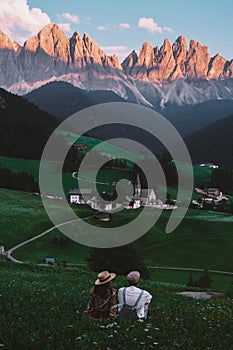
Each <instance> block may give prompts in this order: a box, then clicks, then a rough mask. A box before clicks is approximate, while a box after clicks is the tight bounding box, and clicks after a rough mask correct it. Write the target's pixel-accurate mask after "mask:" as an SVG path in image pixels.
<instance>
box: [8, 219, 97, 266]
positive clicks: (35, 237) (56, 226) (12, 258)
mask: <svg viewBox="0 0 233 350" xmlns="http://www.w3.org/2000/svg"><path fill="white" fill-rule="evenodd" d="M90 218H91V216H88V217H85V218H79V219H75V220H70V221H66V222H62V223H61V224H58V225H55V226H52V227H50V228H49V229H47V230H46V231H44V232H42V233H40V234H39V235H37V236H34V237H32V238H30V239H27V240H26V241H24V242H21V243H19V244H17V245H16V246H14V247H12V248H10V249H9V250H7V251H6V253H5V255H6V257H7V258H8V259H9V260H11V261H13V262H15V263H17V264H24V262H23V261H20V260H17V259H15V258H14V257H13V256H12V253H13V252H14V251H15V250H16V249H19V248H21V247H22V246H24V245H26V244H28V243H31V242H33V241H35V240H36V239H38V238H41V237H43V236H45V235H47V233H49V232H51V231H53V230H55V229H56V228H59V227H61V226H64V225H67V224H71V223H73V222H76V221H80V220H86V219H90Z"/></svg>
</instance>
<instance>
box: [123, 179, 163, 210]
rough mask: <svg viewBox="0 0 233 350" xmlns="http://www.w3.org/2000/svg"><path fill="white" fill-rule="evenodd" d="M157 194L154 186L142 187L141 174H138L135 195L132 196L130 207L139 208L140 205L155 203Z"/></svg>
mask: <svg viewBox="0 0 233 350" xmlns="http://www.w3.org/2000/svg"><path fill="white" fill-rule="evenodd" d="M155 203H156V194H155V192H154V190H153V189H152V188H142V185H141V181H140V176H139V174H137V176H136V181H135V184H134V195H133V196H132V197H131V198H130V201H129V204H128V206H127V208H128V209H137V208H139V207H140V206H142V205H143V206H145V205H154V204H155Z"/></svg>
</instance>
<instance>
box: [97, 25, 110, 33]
mask: <svg viewBox="0 0 233 350" xmlns="http://www.w3.org/2000/svg"><path fill="white" fill-rule="evenodd" d="M97 29H98V30H100V31H102V32H103V31H104V30H108V26H98V27H97Z"/></svg>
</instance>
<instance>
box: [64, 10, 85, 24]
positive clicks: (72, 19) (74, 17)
mask: <svg viewBox="0 0 233 350" xmlns="http://www.w3.org/2000/svg"><path fill="white" fill-rule="evenodd" d="M61 17H62V18H64V19H65V20H67V21H68V22H71V23H75V24H79V23H80V20H79V17H78V16H77V15H75V14H72V13H68V12H66V13H63V14H62V15H61Z"/></svg>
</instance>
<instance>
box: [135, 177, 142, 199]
mask: <svg viewBox="0 0 233 350" xmlns="http://www.w3.org/2000/svg"><path fill="white" fill-rule="evenodd" d="M141 189H142V186H141V181H140V176H139V174H137V176H136V181H135V185H134V196H136V197H140V196H141Z"/></svg>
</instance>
